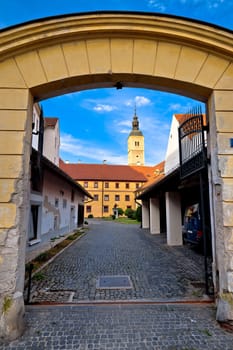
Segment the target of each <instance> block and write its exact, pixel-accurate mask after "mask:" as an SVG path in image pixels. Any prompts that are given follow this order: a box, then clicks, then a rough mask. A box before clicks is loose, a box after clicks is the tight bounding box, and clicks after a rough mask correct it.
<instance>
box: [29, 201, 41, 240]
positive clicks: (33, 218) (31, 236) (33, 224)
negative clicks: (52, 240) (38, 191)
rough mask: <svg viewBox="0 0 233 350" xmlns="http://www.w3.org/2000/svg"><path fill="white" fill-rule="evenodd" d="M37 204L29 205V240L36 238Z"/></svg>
mask: <svg viewBox="0 0 233 350" xmlns="http://www.w3.org/2000/svg"><path fill="white" fill-rule="evenodd" d="M38 219H39V205H31V215H30V230H29V241H33V240H35V239H37V238H38V224H39V222H38Z"/></svg>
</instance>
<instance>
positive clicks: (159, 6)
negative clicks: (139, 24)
mask: <svg viewBox="0 0 233 350" xmlns="http://www.w3.org/2000/svg"><path fill="white" fill-rule="evenodd" d="M148 5H149V7H153V8H154V9H156V10H158V11H162V12H164V11H165V10H166V6H165V4H163V3H162V2H161V1H159V0H148Z"/></svg>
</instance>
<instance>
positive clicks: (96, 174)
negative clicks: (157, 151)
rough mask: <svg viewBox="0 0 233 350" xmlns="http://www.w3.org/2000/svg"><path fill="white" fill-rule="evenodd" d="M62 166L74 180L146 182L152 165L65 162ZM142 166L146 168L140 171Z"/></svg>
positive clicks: (61, 163) (61, 162)
mask: <svg viewBox="0 0 233 350" xmlns="http://www.w3.org/2000/svg"><path fill="white" fill-rule="evenodd" d="M59 166H60V168H61V169H62V170H63V171H65V172H66V173H67V174H68V175H69V176H71V177H72V178H73V179H74V180H89V181H90V180H92V181H95V180H96V181H98V180H99V181H129V182H130V181H133V182H137V181H138V182H146V181H147V175H146V174H147V173H148V174H149V170H150V167H140V166H138V167H136V166H134V167H133V166H129V165H109V164H83V163H70V164H69V163H64V162H63V161H62V160H61V159H60V164H59ZM140 168H144V169H143V171H140Z"/></svg>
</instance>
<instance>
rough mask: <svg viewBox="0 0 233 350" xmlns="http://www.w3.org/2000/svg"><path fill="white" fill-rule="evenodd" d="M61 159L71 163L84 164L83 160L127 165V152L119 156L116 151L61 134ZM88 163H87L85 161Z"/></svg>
mask: <svg viewBox="0 0 233 350" xmlns="http://www.w3.org/2000/svg"><path fill="white" fill-rule="evenodd" d="M60 153H61V157H62V158H63V159H64V160H69V161H70V162H78V161H79V160H80V161H81V162H82V158H84V159H85V160H86V159H88V162H90V163H102V162H103V160H104V159H106V160H107V162H108V163H110V164H127V152H125V155H118V154H116V153H115V150H111V149H109V148H108V149H107V150H106V149H104V148H102V147H99V146H98V145H96V144H94V142H93V141H91V140H90V141H84V140H80V139H77V138H75V137H74V136H72V135H71V134H64V133H63V134H61V146H60ZM85 162H87V161H85Z"/></svg>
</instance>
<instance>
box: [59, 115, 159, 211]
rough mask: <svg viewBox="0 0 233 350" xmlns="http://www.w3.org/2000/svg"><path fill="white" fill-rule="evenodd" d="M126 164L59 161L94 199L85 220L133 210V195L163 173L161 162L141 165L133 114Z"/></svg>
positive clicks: (139, 138) (140, 141) (139, 137)
mask: <svg viewBox="0 0 233 350" xmlns="http://www.w3.org/2000/svg"><path fill="white" fill-rule="evenodd" d="M128 164H129V165H108V164H106V163H103V164H83V163H73V164H71V163H64V162H63V161H62V160H60V168H61V169H62V170H63V171H65V172H66V173H67V174H68V175H70V176H71V177H72V178H73V179H74V180H75V181H77V182H78V183H79V184H80V185H81V186H83V187H84V188H85V189H86V190H87V191H88V192H89V193H90V194H91V195H92V197H93V198H94V199H93V200H92V201H89V202H87V203H86V205H85V212H84V215H85V217H88V216H90V215H91V216H93V217H107V216H111V215H113V213H114V211H113V210H114V209H115V208H121V209H123V211H125V210H126V209H129V208H130V209H133V210H136V209H137V206H138V204H137V203H136V202H135V192H136V191H138V189H139V188H140V187H142V186H143V185H145V183H147V182H149V183H150V182H151V181H152V180H154V179H155V178H156V177H157V176H158V175H160V174H161V173H163V170H164V169H163V167H164V163H163V162H162V163H160V164H158V165H155V166H144V136H143V134H142V132H141V131H140V130H139V121H138V117H137V115H136V111H135V114H134V117H133V121H132V130H131V132H130V134H129V137H128Z"/></svg>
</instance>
